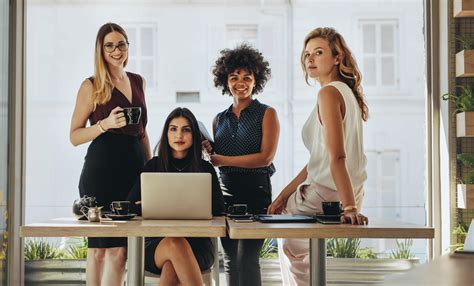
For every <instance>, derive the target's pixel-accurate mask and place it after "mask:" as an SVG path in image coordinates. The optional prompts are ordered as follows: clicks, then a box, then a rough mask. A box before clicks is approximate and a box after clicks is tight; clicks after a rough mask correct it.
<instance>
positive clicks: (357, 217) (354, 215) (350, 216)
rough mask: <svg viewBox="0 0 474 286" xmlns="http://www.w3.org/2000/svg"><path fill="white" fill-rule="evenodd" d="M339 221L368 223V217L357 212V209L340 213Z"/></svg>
mask: <svg viewBox="0 0 474 286" xmlns="http://www.w3.org/2000/svg"><path fill="white" fill-rule="evenodd" d="M341 223H350V224H360V225H364V224H369V218H368V217H366V216H365V215H363V214H361V213H359V212H357V210H350V211H345V212H343V213H342V214H341Z"/></svg>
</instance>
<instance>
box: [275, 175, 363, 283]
mask: <svg viewBox="0 0 474 286" xmlns="http://www.w3.org/2000/svg"><path fill="white" fill-rule="evenodd" d="M357 193H359V194H363V191H360V192H357ZM325 201H339V195H338V193H337V191H335V190H333V189H330V188H327V187H325V186H322V185H319V184H315V183H311V184H309V185H308V184H307V183H306V182H305V183H303V184H301V185H299V186H298V188H297V189H296V191H295V192H294V193H293V194H292V195H291V196H290V198H289V199H288V202H287V204H286V208H285V210H284V213H286V214H303V215H304V214H308V215H309V214H315V213H320V212H322V211H323V210H322V205H321V203H322V202H325ZM356 201H357V202H362V200H361V199H359V198H356ZM358 207H360V203H358ZM359 209H360V208H359ZM278 255H279V258H280V266H281V272H282V278H283V285H291V286H293V285H298V286H306V285H309V239H297V238H283V239H278Z"/></svg>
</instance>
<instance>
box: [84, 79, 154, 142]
mask: <svg viewBox="0 0 474 286" xmlns="http://www.w3.org/2000/svg"><path fill="white" fill-rule="evenodd" d="M127 76H128V78H129V79H130V85H131V87H132V102H131V103H130V102H129V101H128V99H127V97H125V95H124V94H123V93H122V92H121V91H120V90H118V89H117V88H114V89H113V90H112V97H111V98H110V100H109V101H108V102H107V103H105V104H103V105H97V107H96V108H95V110H94V111H93V112H92V113H91V115H90V116H89V122H90V124H91V126H92V125H94V124H96V123H97V121H99V120H103V119H105V118H107V117H108V116H109V114H110V112H111V111H112V109H114V108H115V107H117V106H120V107H122V108H124V107H138V106H139V107H141V108H142V114H141V116H140V122H139V123H138V124H132V125H126V126H124V127H122V128H115V129H109V130H107V132H112V133H116V134H124V135H130V136H136V137H138V138H140V139H141V138H143V137H145V127H146V124H147V120H148V118H147V111H146V104H145V94H144V92H143V81H142V78H141V76H140V75H138V74H134V73H131V72H127ZM89 80H90V81H92V82H94V78H93V77H90V78H89Z"/></svg>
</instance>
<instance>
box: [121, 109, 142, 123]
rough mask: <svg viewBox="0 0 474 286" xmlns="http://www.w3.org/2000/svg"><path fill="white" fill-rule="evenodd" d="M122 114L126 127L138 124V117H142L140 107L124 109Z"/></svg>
mask: <svg viewBox="0 0 474 286" xmlns="http://www.w3.org/2000/svg"><path fill="white" fill-rule="evenodd" d="M123 114H124V115H125V121H126V122H127V125H129V124H138V122H140V116H141V115H142V108H141V107H139V106H138V107H124V108H123Z"/></svg>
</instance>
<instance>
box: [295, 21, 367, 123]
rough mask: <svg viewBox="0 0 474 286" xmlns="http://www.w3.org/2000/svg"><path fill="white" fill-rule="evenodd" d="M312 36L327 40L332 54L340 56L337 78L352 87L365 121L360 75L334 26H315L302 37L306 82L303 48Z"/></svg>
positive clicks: (303, 57) (364, 103) (364, 105)
mask: <svg viewBox="0 0 474 286" xmlns="http://www.w3.org/2000/svg"><path fill="white" fill-rule="evenodd" d="M314 38H321V39H325V40H326V41H328V44H329V47H330V48H331V52H332V55H333V56H339V57H340V63H339V65H338V69H339V78H340V79H341V81H343V82H345V83H346V84H347V85H348V86H349V87H350V88H351V89H352V92H353V93H354V95H355V97H356V100H357V103H358V104H359V108H360V111H361V116H362V120H364V121H367V119H368V118H369V107H368V106H367V104H366V102H365V99H364V94H363V92H362V86H361V82H362V75H361V73H360V71H359V68H358V67H357V62H356V60H355V59H354V57H353V56H352V53H351V51H350V50H349V48H348V47H347V44H346V41H344V38H343V37H342V36H341V34H339V33H338V32H337V31H336V30H335V29H334V28H327V27H324V28H316V29H314V30H312V31H311V32H309V34H308V35H306V37H305V38H304V45H303V51H302V52H301V67H302V68H303V73H304V78H305V81H306V83H308V84H309V82H308V73H307V71H306V67H305V56H304V55H305V49H306V45H307V44H308V42H309V41H310V40H311V39H314Z"/></svg>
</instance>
